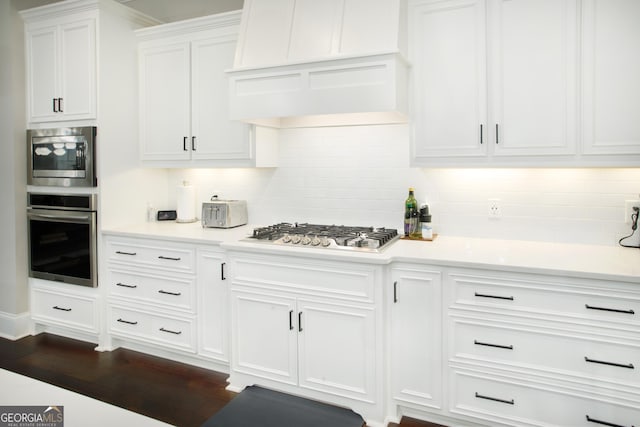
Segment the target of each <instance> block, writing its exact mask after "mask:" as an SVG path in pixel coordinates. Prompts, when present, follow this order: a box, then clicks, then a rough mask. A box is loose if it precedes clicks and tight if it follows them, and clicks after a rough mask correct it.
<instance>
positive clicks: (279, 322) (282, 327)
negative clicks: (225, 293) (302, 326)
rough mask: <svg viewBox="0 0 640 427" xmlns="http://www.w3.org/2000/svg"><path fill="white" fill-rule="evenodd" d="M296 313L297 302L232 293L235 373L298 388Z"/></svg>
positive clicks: (232, 351) (251, 294)
mask: <svg viewBox="0 0 640 427" xmlns="http://www.w3.org/2000/svg"><path fill="white" fill-rule="evenodd" d="M295 313H296V304H295V299H292V298H285V297H275V296H270V295H262V294H257V293H252V292H238V291H232V294H231V318H232V320H231V322H232V326H231V328H232V332H231V333H232V334H233V336H234V340H233V348H232V350H231V369H232V370H233V371H236V372H240V373H245V374H250V375H254V376H256V377H259V378H266V379H270V380H275V381H278V382H282V383H287V384H292V385H296V384H297V379H298V357H297V334H298V329H297V326H296V325H297V318H296V317H297V316H296V314H295Z"/></svg>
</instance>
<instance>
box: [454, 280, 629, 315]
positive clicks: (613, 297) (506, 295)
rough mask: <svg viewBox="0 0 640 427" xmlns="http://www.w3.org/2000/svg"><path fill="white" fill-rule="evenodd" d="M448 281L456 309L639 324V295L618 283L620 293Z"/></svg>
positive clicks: (560, 286)
mask: <svg viewBox="0 0 640 427" xmlns="http://www.w3.org/2000/svg"><path fill="white" fill-rule="evenodd" d="M450 278H451V280H452V284H453V301H452V302H453V303H454V304H455V305H457V306H467V307H468V306H473V307H474V308H476V309H481V310H487V311H491V310H492V309H495V308H499V309H510V310H519V311H535V312H546V313H553V314H560V315H566V316H575V317H581V318H588V319H598V320H611V321H618V322H625V323H626V322H639V323H640V318H639V316H640V293H638V292H637V291H634V290H633V289H632V285H631V284H626V285H625V284H621V286H620V290H616V289H612V288H610V287H609V288H599V287H597V285H594V286H593V287H586V286H580V285H575V284H571V285H567V284H565V283H560V282H558V283H554V282H551V281H549V282H547V281H528V280H521V279H510V278H504V277H498V276H496V277H488V276H471V275H463V274H452V275H451V276H450ZM584 283H585V284H586V283H591V282H587V281H585V282H584ZM609 285H610V284H609ZM625 287H626V289H625ZM623 289H624V291H623Z"/></svg>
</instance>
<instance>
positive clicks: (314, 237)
mask: <svg viewBox="0 0 640 427" xmlns="http://www.w3.org/2000/svg"><path fill="white" fill-rule="evenodd" d="M319 244H320V239H318V236H313V239H311V246H318V245H319Z"/></svg>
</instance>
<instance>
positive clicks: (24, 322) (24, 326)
mask: <svg viewBox="0 0 640 427" xmlns="http://www.w3.org/2000/svg"><path fill="white" fill-rule="evenodd" d="M27 335H31V314H30V313H29V312H28V311H27V312H24V313H20V314H12V313H5V312H2V311H0V337H2V338H6V339H9V340H13V341H15V340H17V339H20V338H22V337H26V336H27Z"/></svg>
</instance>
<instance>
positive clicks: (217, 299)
mask: <svg viewBox="0 0 640 427" xmlns="http://www.w3.org/2000/svg"><path fill="white" fill-rule="evenodd" d="M197 259H198V261H197V262H198V264H197V286H198V324H199V329H198V334H199V337H198V338H199V339H198V349H199V353H200V354H202V355H204V356H207V357H211V358H214V359H217V360H220V361H222V362H227V361H228V360H229V352H228V350H227V349H228V341H229V336H228V330H229V329H228V326H229V325H228V322H227V317H228V306H229V299H228V298H229V294H228V291H227V282H226V277H225V271H224V268H225V257H224V254H222V253H220V252H210V251H200V252H199V253H198V258H197Z"/></svg>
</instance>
